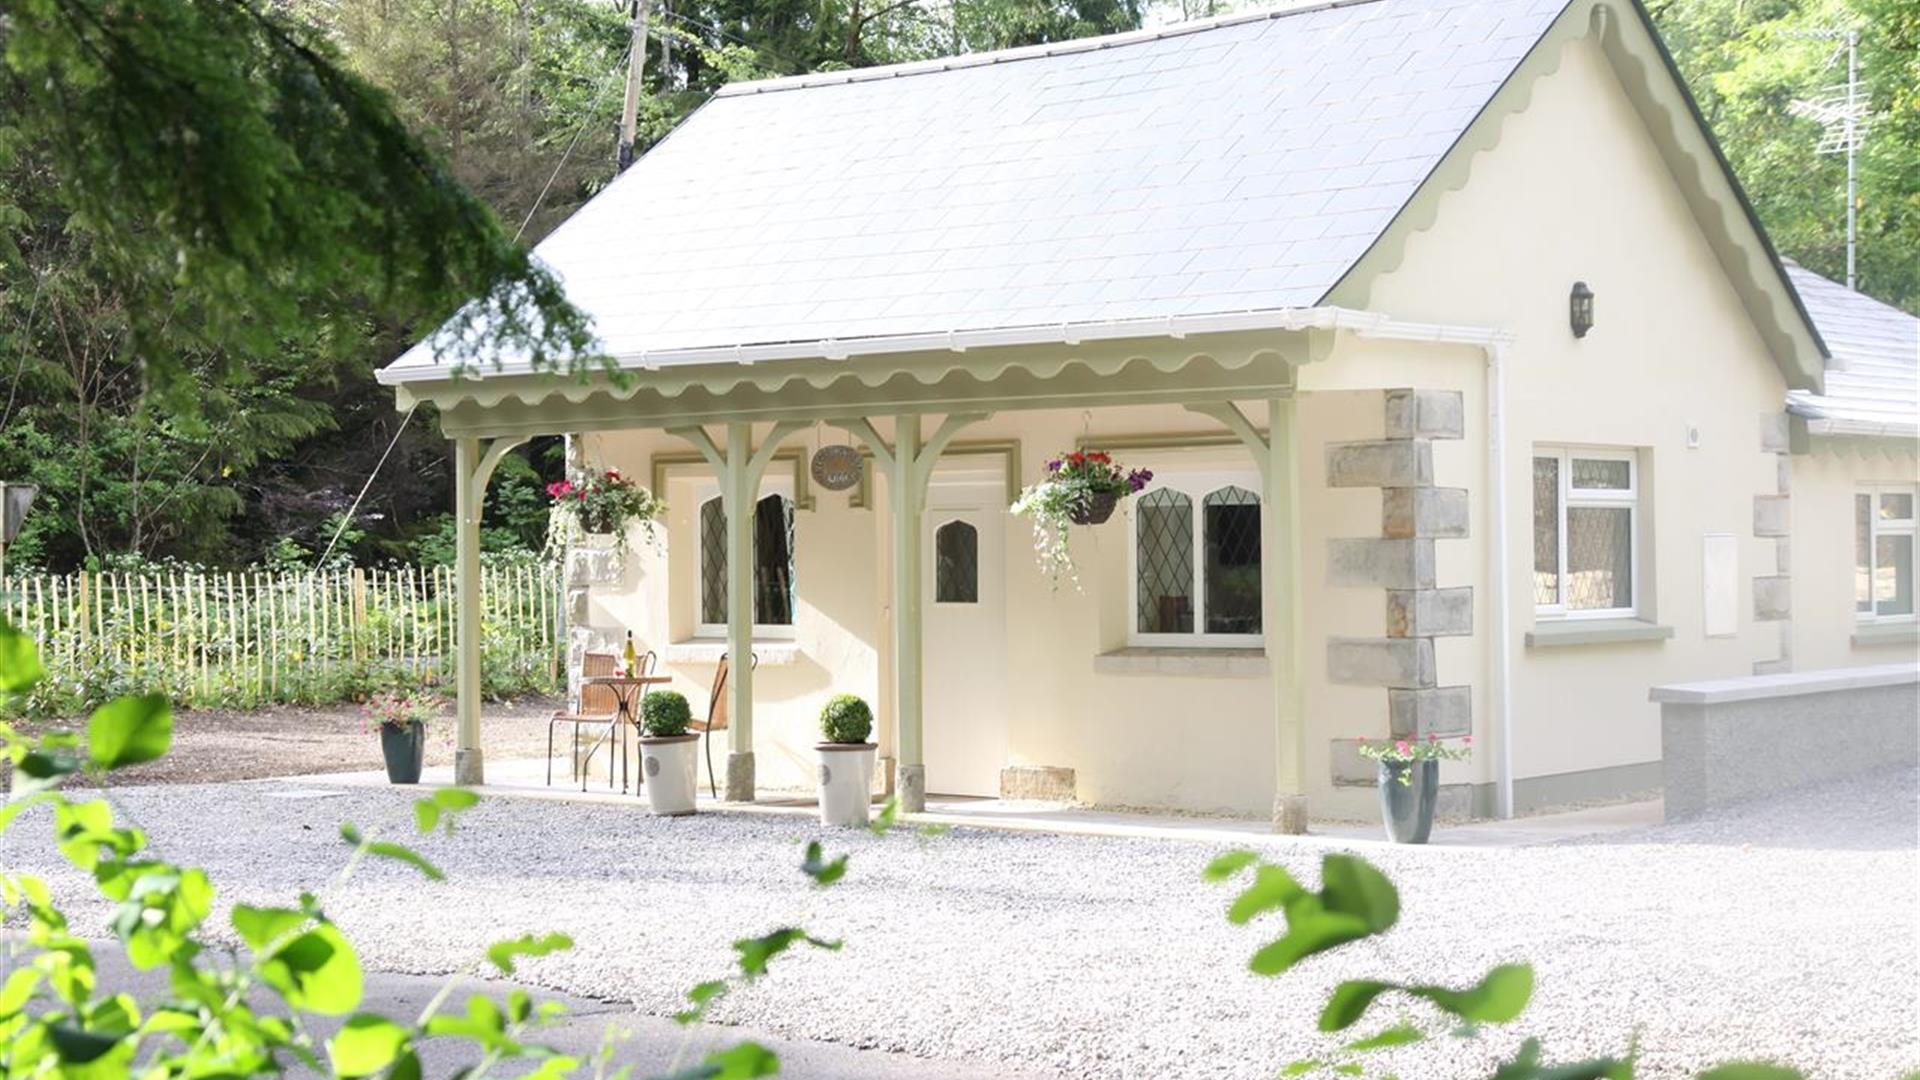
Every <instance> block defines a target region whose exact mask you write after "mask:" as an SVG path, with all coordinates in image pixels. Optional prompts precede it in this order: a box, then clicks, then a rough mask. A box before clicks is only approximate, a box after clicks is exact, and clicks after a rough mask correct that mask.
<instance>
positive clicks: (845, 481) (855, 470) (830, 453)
mask: <svg viewBox="0 0 1920 1080" xmlns="http://www.w3.org/2000/svg"><path fill="white" fill-rule="evenodd" d="M861 465H862V462H861V460H860V451H858V450H855V449H854V448H853V447H851V446H823V447H821V448H820V449H818V450H815V451H814V452H813V482H814V483H816V484H819V485H820V486H821V487H823V488H826V489H827V490H828V491H845V490H847V489H848V488H850V487H852V486H853V485H855V484H857V483H859V482H860V469H861Z"/></svg>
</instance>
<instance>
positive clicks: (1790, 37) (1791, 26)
mask: <svg viewBox="0 0 1920 1080" xmlns="http://www.w3.org/2000/svg"><path fill="white" fill-rule="evenodd" d="M1648 8H1649V10H1650V11H1651V12H1652V14H1653V17H1654V21H1655V22H1656V24H1658V26H1659V28H1660V32H1661V36H1662V37H1663V38H1664V39H1665V40H1666V42H1667V45H1668V47H1669V48H1670V49H1671V50H1672V52H1673V56H1674V60H1675V62H1676V63H1677V64H1678V66H1679V68H1680V71H1681V73H1682V74H1683V75H1684V76H1685V77H1686V80H1687V85H1688V87H1689V88H1690V89H1691V90H1692V91H1693V94H1694V96H1695V97H1696V98H1697V99H1698V100H1699V102H1700V108H1701V111H1702V113H1703V114H1704V115H1705V116H1706V119H1707V123H1708V124H1709V125H1710V126H1711V127H1712V129H1713V133H1714V135H1715V136H1716V137H1717V139H1718V140H1719V143H1720V148H1721V149H1722V150H1723V151H1724V152H1725V153H1726V156H1727V160H1728V161H1729V162H1730V163H1731V164H1732V166H1733V170H1734V173H1735V174H1736V175H1738V176H1739V178H1740V183H1741V185H1742V186H1743V187H1744V188H1745V189H1746V191H1747V194H1748V195H1749V196H1750V197H1751V198H1752V201H1753V204H1754V208H1755V210H1756V211H1757V212H1758V214H1759V216H1760V220H1761V221H1762V222H1763V223H1764V224H1765V225H1766V228H1767V232H1768V233H1769V234H1770V235H1771V236H1772V238H1773V241H1774V244H1775V245H1776V246H1777V247H1778V248H1779V250H1780V252H1781V253H1782V254H1783V255H1786V256H1788V257H1789V258H1792V259H1795V260H1797V261H1799V262H1800V263H1801V264H1803V265H1805V266H1807V267H1808V268H1810V269H1812V270H1815V271H1818V272H1819V273H1821V274H1824V275H1825V276H1827V277H1829V278H1833V279H1835V280H1837V281H1844V280H1845V279H1846V159H1845V158H1844V156H1839V155H1824V156H1823V155H1821V154H1819V153H1818V152H1817V148H1818V145H1819V142H1820V135H1821V128H1820V125H1819V124H1818V123H1816V122H1815V121H1813V120H1811V119H1807V118H1805V117H1801V116H1796V115H1794V114H1793V112H1791V111H1790V109H1789V106H1791V105H1792V104H1793V103H1794V102H1795V101H1799V100H1805V99H1809V98H1813V97H1816V96H1818V95H1819V93H1820V92H1821V91H1822V90H1826V89H1830V88H1832V87H1834V86H1836V85H1839V84H1841V83H1844V82H1845V81H1846V54H1845V52H1844V50H1843V49H1840V48H1839V47H1840V45H1841V43H1840V42H1838V41H1836V40H1834V39H1832V38H1830V37H1828V38H1822V37H1818V36H1815V35H1819V34H1824V33H1830V32H1834V31H1845V30H1848V29H1853V30H1858V31H1859V33H1860V77H1861V82H1862V84H1863V86H1864V92H1865V97H1866V99H1867V102H1868V104H1869V109H1868V121H1867V127H1866V136H1865V143H1864V145H1862V147H1861V149H1860V153H1859V188H1860V195H1859V204H1858V212H1859V230H1860V250H1859V273H1860V282H1859V287H1860V289H1861V291H1863V292H1866V293H1869V294H1871V295H1874V296H1877V297H1879V298H1880V299H1882V300H1885V301H1887V302H1888V303H1891V304H1894V305H1897V306H1899V307H1903V308H1905V309H1906V310H1908V311H1920V259H1916V258H1915V257H1914V252H1916V251H1920V7H1916V6H1915V5H1914V4H1913V3H1912V0H1768V2H1765V3H1753V2H1749V0H1652V2H1650V3H1649V4H1648Z"/></svg>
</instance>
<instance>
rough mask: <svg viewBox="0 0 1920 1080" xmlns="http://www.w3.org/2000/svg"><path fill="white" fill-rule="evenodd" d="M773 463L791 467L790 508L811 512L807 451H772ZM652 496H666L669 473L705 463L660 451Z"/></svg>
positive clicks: (690, 456) (700, 457) (695, 456)
mask: <svg viewBox="0 0 1920 1080" xmlns="http://www.w3.org/2000/svg"><path fill="white" fill-rule="evenodd" d="M773 461H775V462H782V461H784V462H789V463H791V464H792V466H793V508H794V509H795V510H811V509H813V480H812V476H811V474H810V473H808V472H807V451H806V449H805V448H804V447H799V446H788V447H783V448H781V449H779V450H776V451H774V454H773ZM649 463H650V464H651V465H652V472H653V493H654V495H655V496H657V497H659V498H662V499H664V498H666V497H667V495H666V493H667V473H668V471H669V470H672V469H677V468H684V467H686V466H688V465H705V464H707V459H706V457H705V456H703V455H702V454H699V453H685V452H682V453H675V452H673V451H670V450H669V451H662V452H659V453H656V454H654V455H653V457H652V459H651V461H650V462H649Z"/></svg>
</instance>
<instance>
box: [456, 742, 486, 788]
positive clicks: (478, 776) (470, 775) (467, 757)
mask: <svg viewBox="0 0 1920 1080" xmlns="http://www.w3.org/2000/svg"><path fill="white" fill-rule="evenodd" d="M453 782H454V783H456V784H458V785H460V786H461V787H479V786H480V785H481V784H484V783H486V782H487V764H486V761H485V760H484V759H483V758H482V757H481V754H480V748H479V747H477V746H476V747H474V748H473V749H471V750H455V751H454V752H453Z"/></svg>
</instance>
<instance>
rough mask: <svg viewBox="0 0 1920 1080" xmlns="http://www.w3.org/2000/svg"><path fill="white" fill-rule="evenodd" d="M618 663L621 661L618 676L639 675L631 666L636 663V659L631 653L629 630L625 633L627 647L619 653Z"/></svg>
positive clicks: (631, 642) (632, 652)
mask: <svg viewBox="0 0 1920 1080" xmlns="http://www.w3.org/2000/svg"><path fill="white" fill-rule="evenodd" d="M620 661H621V670H620V674H622V675H627V676H632V675H638V674H639V672H638V671H635V670H634V666H633V665H634V663H635V662H636V658H635V655H634V651H633V631H631V630H629V631H627V647H626V649H625V650H623V651H622V652H621V654H620Z"/></svg>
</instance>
